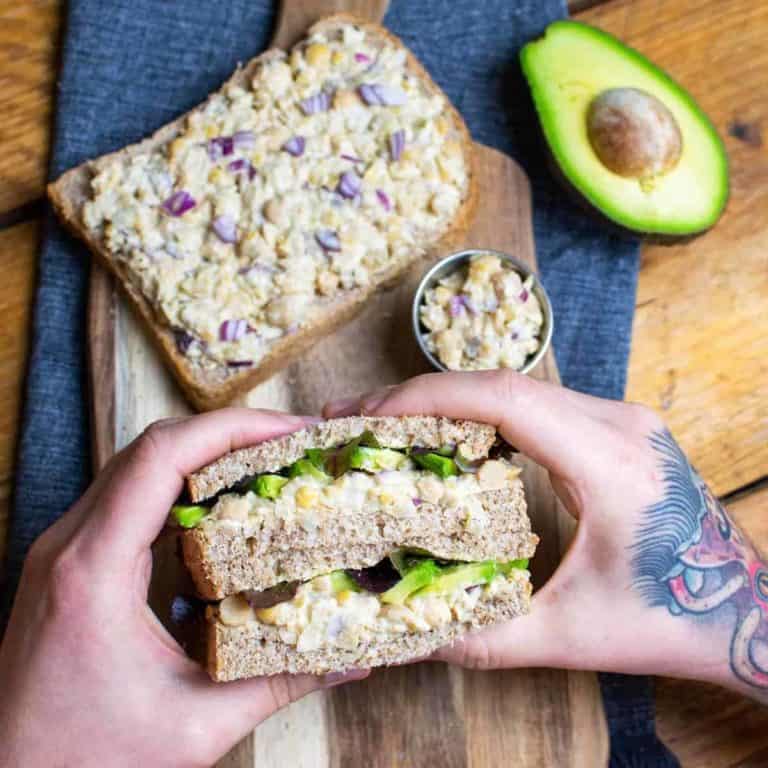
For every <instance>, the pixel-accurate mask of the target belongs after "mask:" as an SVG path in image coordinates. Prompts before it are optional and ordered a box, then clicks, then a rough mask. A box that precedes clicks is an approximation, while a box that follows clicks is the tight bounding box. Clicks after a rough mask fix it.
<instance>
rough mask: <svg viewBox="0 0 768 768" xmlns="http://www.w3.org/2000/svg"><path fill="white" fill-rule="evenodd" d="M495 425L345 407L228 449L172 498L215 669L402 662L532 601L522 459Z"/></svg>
mask: <svg viewBox="0 0 768 768" xmlns="http://www.w3.org/2000/svg"><path fill="white" fill-rule="evenodd" d="M511 459H512V456H511V454H510V453H509V452H508V451H505V450H504V449H503V448H502V447H500V446H499V444H498V442H497V438H496V431H495V429H494V428H493V427H492V426H489V425H486V424H480V423H476V422H469V421H453V420H450V419H446V418H440V417H427V416H406V417H399V418H395V417H381V418H374V417H362V416H359V417H346V418H339V419H331V420H329V421H325V422H322V423H319V424H317V425H314V426H309V427H307V428H305V429H303V430H301V431H299V432H296V433H294V434H291V435H286V436H284V437H279V438H275V439H273V440H269V441H266V442H264V443H261V444H259V445H257V446H254V447H250V448H245V449H240V450H236V451H233V452H231V453H229V454H227V455H226V456H224V457H222V458H221V459H219V460H218V461H215V462H214V463H212V464H210V465H208V466H206V467H204V468H203V469H201V470H200V471H198V472H196V473H195V474H193V475H191V476H190V477H189V478H187V494H188V497H189V498H187V499H185V503H183V504H181V503H180V504H177V505H176V506H174V508H173V509H172V511H171V517H172V519H173V521H174V522H175V524H176V525H178V526H180V527H181V528H183V532H182V552H183V558H184V562H185V564H186V566H187V568H188V569H189V571H190V574H191V575H192V578H193V580H194V583H195V585H196V588H197V590H198V591H199V593H200V595H201V597H203V598H204V599H205V600H207V601H209V604H208V606H207V608H206V617H207V668H208V672H209V674H210V676H211V677H212V678H213V679H214V680H217V681H227V680H236V679H238V678H244V677H252V676H257V675H271V674H276V673H279V672H291V673H298V672H308V673H313V674H324V673H327V672H332V671H340V670H345V669H349V668H353V667H358V668H361V667H366V668H367V667H374V666H380V665H390V664H399V663H402V662H405V661H408V660H410V659H413V658H417V657H422V656H425V655H428V654H430V653H431V652H433V651H434V650H436V649H437V648H439V647H441V646H443V645H446V644H448V643H450V642H451V641H452V640H454V639H456V638H457V637H459V636H460V635H462V634H464V633H465V632H467V631H470V630H473V629H477V628H479V627H482V626H486V625H489V624H493V623H496V622H500V621H506V620H509V619H511V618H514V617H515V616H519V615H521V614H524V613H526V612H527V611H528V609H529V602H530V594H531V583H530V574H529V571H528V561H529V559H530V558H531V557H532V556H533V554H534V551H535V549H536V545H537V543H538V538H537V536H536V535H535V534H534V533H532V531H531V524H530V521H529V519H528V516H527V514H526V503H525V498H524V493H523V485H522V481H521V478H520V472H521V470H520V468H519V467H517V466H515V465H514V463H513V461H512V460H511Z"/></svg>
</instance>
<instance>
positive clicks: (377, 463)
mask: <svg viewBox="0 0 768 768" xmlns="http://www.w3.org/2000/svg"><path fill="white" fill-rule="evenodd" d="M407 462H408V457H407V456H406V455H405V454H404V453H400V451H394V450H392V449H391V448H368V447H366V446H364V445H358V446H357V447H356V448H354V449H353V450H352V451H351V452H350V454H349V468H350V469H362V470H364V471H365V472H381V471H384V470H389V469H400V467H402V466H403V465H404V464H406V463H407Z"/></svg>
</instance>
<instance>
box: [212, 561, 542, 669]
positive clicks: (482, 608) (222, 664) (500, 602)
mask: <svg viewBox="0 0 768 768" xmlns="http://www.w3.org/2000/svg"><path fill="white" fill-rule="evenodd" d="M513 583H514V585H515V587H514V589H512V590H510V591H508V592H505V593H503V594H501V595H498V596H492V597H490V598H487V599H484V600H483V601H482V602H480V603H479V604H478V606H477V608H476V610H475V612H474V614H473V616H472V620H471V621H470V622H467V623H465V624H462V623H459V622H453V623H451V624H448V625H447V626H445V627H441V628H440V629H434V630H431V631H430V632H423V633H414V634H406V635H402V636H400V637H397V638H392V639H390V640H377V641H376V642H375V643H371V644H370V645H363V646H360V647H358V648H356V649H353V650H346V649H341V648H336V649H333V650H323V649H321V650H317V651H309V652H304V653H299V652H298V651H297V650H296V648H294V647H293V646H290V645H287V644H286V643H283V642H282V641H281V640H280V639H279V636H278V633H277V630H276V629H275V627H271V626H268V625H265V624H261V623H259V622H251V623H248V624H244V625H241V626H238V627H228V626H226V625H224V624H222V623H221V622H220V621H219V620H218V619H217V618H216V614H215V610H213V609H212V610H210V611H209V613H208V630H207V634H208V642H207V665H206V666H207V669H208V674H209V675H210V676H211V678H212V679H213V680H215V681H216V682H225V681H230V680H238V679H241V678H246V677H258V676H262V675H276V674H279V673H281V672H289V673H291V674H296V673H309V674H313V675H320V674H326V673H328V672H341V671H344V670H347V669H369V668H371V667H380V666H390V665H394V664H404V663H406V662H408V661H413V660H414V659H418V658H422V657H424V656H429V655H430V654H432V653H434V651H436V650H437V649H438V648H442V647H443V646H446V645H448V644H449V643H451V642H453V641H454V640H456V639H457V638H458V637H460V636H461V635H464V634H466V633H467V632H470V631H474V630H478V629H481V628H483V627H487V626H490V625H492V624H497V623H499V622H503V621H509V620H510V619H513V618H515V617H517V616H522V615H524V614H526V613H528V612H529V609H530V596H531V583H530V581H529V580H528V577H527V574H525V573H524V572H521V574H520V576H519V577H518V578H517V579H516V580H515V581H514V582H513Z"/></svg>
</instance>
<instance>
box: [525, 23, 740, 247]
mask: <svg viewBox="0 0 768 768" xmlns="http://www.w3.org/2000/svg"><path fill="white" fill-rule="evenodd" d="M520 60H521V64H522V68H523V73H524V74H525V77H526V80H527V81H528V85H529V87H530V89H531V94H532V97H533V102H534V105H535V107H536V111H537V113H538V116H539V122H540V124H541V129H542V132H543V134H544V138H545V140H546V143H547V146H548V148H549V151H550V153H551V159H552V160H553V161H554V167H555V170H556V172H557V173H556V175H557V176H558V177H559V178H560V179H561V180H562V181H563V182H564V183H565V184H566V186H567V187H568V188H569V189H570V190H571V191H573V192H574V193H575V194H576V196H577V199H578V200H580V201H581V202H583V203H586V204H587V205H588V206H589V208H590V209H592V210H593V211H596V212H597V213H598V214H600V216H601V218H604V219H607V220H608V221H609V222H611V223H612V224H613V225H616V226H618V227H619V228H621V229H622V230H623V231H630V232H632V233H634V234H640V235H644V236H647V237H650V238H651V239H654V240H657V241H661V242H676V241H679V240H681V239H687V238H690V237H692V236H695V235H697V234H701V233H702V232H704V231H706V230H707V229H709V228H710V227H711V226H712V225H713V224H714V223H715V222H716V221H717V220H718V218H719V217H720V214H721V213H722V212H723V209H724V208H725V204H726V201H727V199H728V158H727V155H726V153H725V148H724V146H723V142H722V140H721V139H720V136H719V135H718V133H717V131H716V130H715V128H714V126H713V125H712V123H711V122H710V120H709V119H708V118H707V116H706V115H705V114H704V113H703V112H702V110H701V108H700V107H699V106H698V105H697V104H696V102H695V101H694V100H693V98H692V97H691V96H690V94H688V93H687V91H685V90H684V89H683V88H682V87H681V86H680V85H678V84H677V83H676V82H675V81H674V80H672V78H671V77H670V76H669V75H667V74H666V73H665V72H663V71H662V70H661V69H659V68H658V67H657V66H655V65H654V64H652V63H651V62H650V61H649V60H648V59H646V58H645V57H644V56H643V55H642V54H640V53H638V52H637V51H635V50H634V49H632V48H629V47H628V46H626V45H624V44H623V43H622V42H621V41H619V40H617V39H616V38H615V37H613V36H612V35H609V34H608V33H606V32H603V31H602V30H599V29H596V28H595V27H591V26H589V25H588V24H583V23H581V22H576V21H556V22H554V23H552V24H550V25H549V26H548V27H547V29H546V31H545V33H544V35H543V36H542V37H540V38H538V39H537V40H534V41H532V42H530V43H528V44H527V45H525V46H524V47H523V49H522V51H521V53H520Z"/></svg>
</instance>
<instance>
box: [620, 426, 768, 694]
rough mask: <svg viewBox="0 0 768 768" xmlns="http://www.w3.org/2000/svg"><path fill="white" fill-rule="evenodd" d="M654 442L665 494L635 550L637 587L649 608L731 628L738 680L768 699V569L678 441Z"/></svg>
mask: <svg viewBox="0 0 768 768" xmlns="http://www.w3.org/2000/svg"><path fill="white" fill-rule="evenodd" d="M650 442H651V445H652V447H653V449H654V450H655V451H656V452H657V453H658V454H659V456H660V459H661V468H662V471H663V477H664V489H665V492H664V498H663V499H661V500H660V501H659V502H658V503H656V504H654V505H652V506H650V507H648V508H647V509H646V510H645V512H644V515H643V523H642V525H641V526H640V528H639V530H638V532H637V537H636V541H635V543H634V544H633V546H632V572H633V577H634V583H635V586H636V587H637V589H638V590H639V591H640V593H641V594H642V595H643V597H644V598H645V599H646V600H647V602H648V603H649V605H652V606H654V605H662V606H666V607H667V608H668V610H669V611H670V612H671V613H673V614H675V615H680V616H683V615H685V614H688V615H699V616H702V615H711V616H713V617H717V618H718V619H719V620H723V621H730V622H731V623H732V624H733V637H732V641H731V647H730V659H729V661H730V666H731V670H732V671H733V674H734V675H736V677H738V678H739V679H740V680H741V681H742V682H744V683H747V684H748V685H751V686H756V687H759V688H764V689H766V692H768V668H766V667H768V665H761V664H760V662H759V661H758V660H757V658H756V655H757V653H758V651H759V650H760V649H761V646H763V647H765V644H766V643H768V567H766V564H765V561H764V559H763V558H761V556H760V555H759V554H758V552H757V551H756V550H755V548H754V547H753V546H752V544H751V542H750V541H749V540H748V539H747V538H746V537H745V536H744V535H743V534H742V533H741V531H739V529H738V528H737V527H736V526H735V525H734V524H733V523H732V522H731V519H730V518H729V517H728V514H727V512H726V511H725V509H724V508H723V506H722V505H721V504H720V503H719V502H718V501H717V499H716V498H714V496H713V495H712V493H711V491H710V490H709V489H708V488H707V486H706V485H705V484H704V482H703V481H702V479H701V478H700V477H699V475H698V474H697V473H696V471H695V470H694V469H693V468H692V467H691V465H690V464H689V463H688V460H687V459H686V458H685V455H684V454H683V452H682V451H681V450H680V448H679V446H678V445H677V443H676V442H675V441H674V439H673V438H672V435H670V433H669V432H668V431H666V430H664V431H663V432H657V433H655V434H653V435H651V438H650ZM726 606H730V609H728V608H726ZM734 617H735V618H734Z"/></svg>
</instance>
